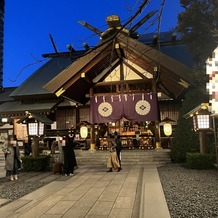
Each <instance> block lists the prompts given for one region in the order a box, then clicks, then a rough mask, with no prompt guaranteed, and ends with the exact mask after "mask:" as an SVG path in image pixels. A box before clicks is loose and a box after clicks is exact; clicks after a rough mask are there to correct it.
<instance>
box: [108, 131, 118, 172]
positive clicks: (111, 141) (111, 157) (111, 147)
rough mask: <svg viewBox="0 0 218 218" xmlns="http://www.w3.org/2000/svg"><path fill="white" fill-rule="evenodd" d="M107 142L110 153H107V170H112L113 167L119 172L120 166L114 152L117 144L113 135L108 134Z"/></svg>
mask: <svg viewBox="0 0 218 218" xmlns="http://www.w3.org/2000/svg"><path fill="white" fill-rule="evenodd" d="M108 144H109V152H110V153H109V156H108V161H107V168H109V169H108V171H107V172H112V171H113V170H112V169H113V168H115V169H117V172H119V171H120V170H121V167H120V163H119V160H118V157H117V152H116V147H117V144H116V142H115V138H114V136H112V135H109V141H108Z"/></svg>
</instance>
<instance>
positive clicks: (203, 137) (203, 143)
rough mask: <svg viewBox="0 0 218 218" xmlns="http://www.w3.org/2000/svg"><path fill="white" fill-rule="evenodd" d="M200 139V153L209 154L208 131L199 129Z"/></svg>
mask: <svg viewBox="0 0 218 218" xmlns="http://www.w3.org/2000/svg"><path fill="white" fill-rule="evenodd" d="M199 141H200V153H201V154H207V153H208V149H207V131H205V130H201V131H199Z"/></svg>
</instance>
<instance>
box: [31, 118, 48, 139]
mask: <svg viewBox="0 0 218 218" xmlns="http://www.w3.org/2000/svg"><path fill="white" fill-rule="evenodd" d="M44 126H45V125H44V123H41V122H38V121H37V120H35V121H34V122H30V121H29V122H28V123H27V133H28V135H29V136H40V135H43V134H44Z"/></svg>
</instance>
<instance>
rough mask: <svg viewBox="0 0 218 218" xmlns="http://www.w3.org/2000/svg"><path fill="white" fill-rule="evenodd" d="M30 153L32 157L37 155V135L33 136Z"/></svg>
mask: <svg viewBox="0 0 218 218" xmlns="http://www.w3.org/2000/svg"><path fill="white" fill-rule="evenodd" d="M32 155H33V157H38V156H39V138H38V136H33V141H32Z"/></svg>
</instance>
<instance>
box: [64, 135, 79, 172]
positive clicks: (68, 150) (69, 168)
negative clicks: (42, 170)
mask: <svg viewBox="0 0 218 218" xmlns="http://www.w3.org/2000/svg"><path fill="white" fill-rule="evenodd" d="M74 137H75V134H74V132H71V133H70V134H69V135H68V136H67V137H66V146H65V147H64V166H63V167H64V175H65V176H72V175H73V173H74V167H75V166H77V163H76V156H75V152H74V146H75V144H74Z"/></svg>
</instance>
